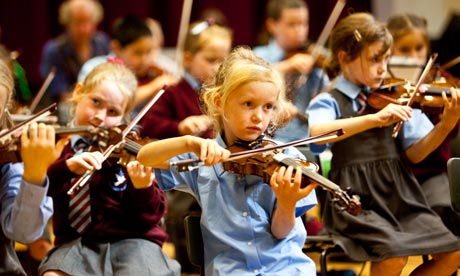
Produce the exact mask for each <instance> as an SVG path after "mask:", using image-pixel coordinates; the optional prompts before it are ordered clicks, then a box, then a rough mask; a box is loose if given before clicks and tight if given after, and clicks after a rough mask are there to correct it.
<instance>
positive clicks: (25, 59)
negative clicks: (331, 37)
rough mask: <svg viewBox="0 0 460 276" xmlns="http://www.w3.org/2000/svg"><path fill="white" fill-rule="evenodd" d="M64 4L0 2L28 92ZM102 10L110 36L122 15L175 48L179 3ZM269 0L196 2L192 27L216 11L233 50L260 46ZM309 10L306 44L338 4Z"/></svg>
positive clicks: (350, 6) (0, 18)
mask: <svg viewBox="0 0 460 276" xmlns="http://www.w3.org/2000/svg"><path fill="white" fill-rule="evenodd" d="M62 2H63V1H62V0H33V1H31V0H14V1H13V0H2V1H0V26H1V37H0V42H1V43H2V44H4V45H6V46H7V47H8V48H9V49H11V50H19V51H20V53H21V55H20V56H19V58H18V60H19V62H20V64H21V65H22V66H23V67H24V68H25V70H26V73H27V77H28V79H29V82H30V85H31V88H32V90H33V91H34V92H35V91H37V90H38V88H39V87H40V85H41V83H42V80H41V79H40V77H39V75H38V65H39V62H40V56H41V50H42V47H43V45H44V44H45V42H46V41H47V40H48V39H50V38H54V37H56V36H58V35H59V34H60V33H61V32H62V31H63V28H62V26H60V25H59V23H58V8H59V5H60V4H61V3H62ZM100 2H101V4H102V5H103V7H104V20H103V22H102V23H101V25H100V29H101V30H103V31H106V32H107V33H108V32H109V30H110V26H111V24H112V22H113V21H114V19H115V18H117V17H119V16H123V15H126V14H136V15H138V16H143V17H147V16H148V17H152V18H154V19H157V20H158V21H160V23H161V24H162V28H163V31H164V35H165V46H166V47H174V46H175V45H176V40H177V33H178V29H179V25H180V18H181V12H182V4H183V0H129V1H127V0H100ZM266 2H267V0H220V1H218V0H194V1H193V6H192V14H191V21H194V20H196V19H198V18H199V16H200V14H201V13H202V11H203V10H205V9H209V8H217V9H219V10H221V11H222V12H223V13H224V14H225V16H226V17H227V21H228V25H229V26H230V28H232V29H233V31H234V45H241V44H244V45H249V46H254V45H256V44H258V37H259V34H260V32H261V31H262V30H263V24H264V13H265V4H266ZM306 2H307V4H308V6H309V8H310V35H309V36H310V39H311V40H313V41H314V40H315V39H316V38H317V37H318V36H319V33H320V32H321V30H322V28H323V26H324V24H325V23H326V21H327V19H328V17H329V13H330V12H331V11H332V9H333V7H334V6H335V3H336V0H321V1H319V0H306ZM370 2H371V0H348V1H347V5H346V7H345V8H344V10H343V12H342V14H341V17H343V16H345V15H347V14H349V13H352V12H358V11H368V12H372V10H371V4H370Z"/></svg>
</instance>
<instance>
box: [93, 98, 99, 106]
mask: <svg viewBox="0 0 460 276" xmlns="http://www.w3.org/2000/svg"><path fill="white" fill-rule="evenodd" d="M92 101H93V104H94V105H95V106H98V105H100V104H101V101H99V100H98V99H92Z"/></svg>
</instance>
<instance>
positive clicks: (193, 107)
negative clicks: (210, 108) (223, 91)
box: [139, 78, 212, 139]
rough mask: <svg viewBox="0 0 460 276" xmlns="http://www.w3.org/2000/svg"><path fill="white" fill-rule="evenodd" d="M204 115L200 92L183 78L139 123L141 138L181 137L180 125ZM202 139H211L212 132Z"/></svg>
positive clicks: (207, 132) (203, 135)
mask: <svg viewBox="0 0 460 276" xmlns="http://www.w3.org/2000/svg"><path fill="white" fill-rule="evenodd" d="M202 114H203V112H202V110H201V104H200V94H199V91H196V90H194V89H193V88H192V87H191V86H190V84H189V83H188V82H187V81H186V80H185V79H184V78H182V79H181V80H180V81H179V83H177V84H176V85H175V86H170V87H168V88H167V89H166V91H165V92H164V93H163V95H162V96H161V97H160V98H159V99H158V101H157V102H156V103H155V104H154V105H153V106H152V108H150V109H149V111H148V112H147V113H146V114H145V115H144V117H143V118H142V120H141V121H140V122H139V125H140V126H141V136H142V137H149V138H155V139H165V138H170V137H177V136H180V135H179V132H178V129H177V127H178V125H179V123H180V122H181V121H182V120H184V119H185V118H187V117H189V116H192V115H202ZM201 137H203V138H211V137H212V131H211V130H209V131H206V132H205V133H203V134H202V135H201Z"/></svg>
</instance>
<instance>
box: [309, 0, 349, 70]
mask: <svg viewBox="0 0 460 276" xmlns="http://www.w3.org/2000/svg"><path fill="white" fill-rule="evenodd" d="M345 4H346V0H338V1H337V3H335V6H334V9H333V10H332V12H331V14H330V15H329V18H328V19H327V22H326V25H324V28H323V30H322V31H321V34H320V35H319V37H318V40H317V43H315V46H314V47H313V50H312V56H313V59H314V60H315V61H316V59H317V58H318V57H319V54H320V51H321V50H320V49H321V47H324V45H325V44H326V41H327V38H328V37H329V34H330V33H331V31H332V28H333V27H334V25H335V23H336V22H337V20H338V19H339V16H340V14H341V13H342V10H343V8H344V7H345Z"/></svg>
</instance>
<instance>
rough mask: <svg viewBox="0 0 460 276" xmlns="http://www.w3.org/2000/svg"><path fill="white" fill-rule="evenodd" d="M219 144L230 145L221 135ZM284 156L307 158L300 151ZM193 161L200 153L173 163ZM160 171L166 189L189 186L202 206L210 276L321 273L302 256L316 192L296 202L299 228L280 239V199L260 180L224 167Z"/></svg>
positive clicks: (188, 154) (180, 156)
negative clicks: (276, 216) (276, 224)
mask: <svg viewBox="0 0 460 276" xmlns="http://www.w3.org/2000/svg"><path fill="white" fill-rule="evenodd" d="M217 141H218V143H219V145H221V146H222V147H226V145H225V143H224V142H223V140H222V138H221V137H220V136H219V137H218V138H217ZM284 153H285V154H286V155H288V156H291V157H302V156H301V154H300V152H299V151H298V150H297V149H295V148H288V149H286V150H285V151H284ZM189 158H195V155H194V154H192V153H186V154H182V155H179V156H177V157H174V158H172V159H171V161H178V160H184V159H189ZM155 173H156V176H157V180H158V183H159V185H160V187H161V188H162V189H164V190H169V189H173V188H176V189H177V188H181V185H186V186H188V188H189V189H191V191H192V193H193V194H194V195H195V197H196V198H197V199H198V202H199V203H200V204H201V207H202V216H201V228H202V233H203V240H204V243H205V266H206V275H239V276H242V275H280V276H281V275H311V276H314V275H316V268H315V264H314V262H313V261H312V260H311V259H310V258H309V257H308V256H306V255H305V254H304V253H303V252H302V247H303V245H304V243H305V239H306V230H305V227H304V225H303V222H302V220H301V218H300V215H302V214H304V213H305V212H306V211H307V210H308V209H310V208H311V207H313V206H314V205H316V204H317V200H316V195H315V193H314V192H312V193H310V194H309V195H308V196H307V197H305V198H303V199H301V200H299V201H298V202H297V210H296V214H297V219H296V225H295V227H294V229H293V230H292V231H291V232H290V233H289V234H288V236H287V237H286V238H284V239H282V240H277V239H276V238H275V237H273V235H272V234H271V230H270V221H271V217H272V215H273V210H274V208H275V206H276V196H275V194H274V192H273V190H272V189H271V187H270V186H269V185H268V184H265V183H263V182H262V179H261V178H260V177H258V176H252V175H237V174H233V173H230V172H227V171H224V169H223V167H222V164H217V165H214V166H210V167H208V166H203V167H200V168H199V169H196V170H194V171H191V172H177V171H176V169H175V168H174V167H171V169H170V170H159V169H156V170H155Z"/></svg>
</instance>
